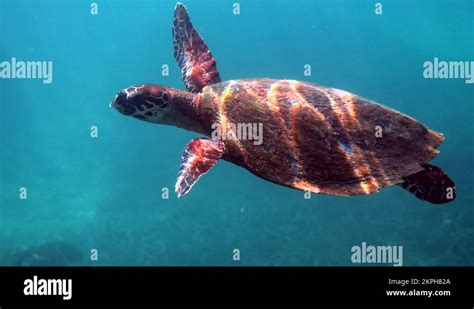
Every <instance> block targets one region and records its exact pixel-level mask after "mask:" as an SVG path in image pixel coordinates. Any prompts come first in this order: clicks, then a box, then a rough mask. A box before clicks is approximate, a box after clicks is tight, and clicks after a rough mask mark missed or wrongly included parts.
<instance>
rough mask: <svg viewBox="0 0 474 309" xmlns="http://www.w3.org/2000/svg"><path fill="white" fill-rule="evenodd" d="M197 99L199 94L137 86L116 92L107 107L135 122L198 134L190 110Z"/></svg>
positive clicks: (193, 113) (163, 87)
mask: <svg viewBox="0 0 474 309" xmlns="http://www.w3.org/2000/svg"><path fill="white" fill-rule="evenodd" d="M198 98H199V94H193V93H189V92H185V91H181V90H178V89H174V88H170V87H166V86H161V85H139V86H131V87H128V88H126V89H124V90H122V91H120V92H119V93H118V94H117V95H116V96H115V98H114V99H113V100H112V102H110V107H113V108H115V109H116V110H117V111H119V112H120V113H122V114H124V115H126V116H131V117H133V118H136V119H139V120H143V121H147V122H152V123H157V124H166V125H172V126H177V127H180V128H183V129H186V130H189V131H194V132H202V129H201V125H200V124H199V123H198V122H197V121H196V119H197V117H196V109H195V108H194V106H195V101H197V99H198Z"/></svg>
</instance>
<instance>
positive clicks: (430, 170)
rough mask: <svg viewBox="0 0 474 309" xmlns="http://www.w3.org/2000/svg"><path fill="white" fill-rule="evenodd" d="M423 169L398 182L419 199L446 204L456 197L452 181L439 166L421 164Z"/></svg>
mask: <svg viewBox="0 0 474 309" xmlns="http://www.w3.org/2000/svg"><path fill="white" fill-rule="evenodd" d="M422 167H423V170H422V171H419V172H417V173H415V174H412V175H410V176H407V177H405V178H403V182H402V183H401V184H400V186H402V187H403V188H404V189H405V190H407V191H409V192H410V193H412V194H414V195H415V196H416V197H417V198H419V199H420V200H424V201H428V202H430V203H433V204H446V203H449V202H452V201H454V199H455V198H456V188H455V186H454V182H453V181H452V180H451V179H450V178H449V177H448V175H446V174H445V173H444V172H443V171H442V170H441V169H440V168H439V167H436V166H433V165H430V164H423V165H422Z"/></svg>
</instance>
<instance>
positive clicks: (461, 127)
mask: <svg viewBox="0 0 474 309" xmlns="http://www.w3.org/2000/svg"><path fill="white" fill-rule="evenodd" d="M234 2H236V1H211V0H202V1H186V2H185V5H186V6H187V8H188V10H189V12H190V16H191V19H192V21H193V23H194V25H195V26H196V27H197V29H198V31H199V32H200V33H201V35H202V36H203V37H204V38H205V40H206V42H207V44H208V45H209V47H210V48H211V49H212V52H213V54H214V56H215V58H216V59H217V65H218V68H219V70H220V72H221V77H222V78H223V80H229V79H239V78H250V77H269V78H277V79H278V78H284V79H297V80H302V81H309V82H314V83H318V84H322V85H325V86H330V87H336V88H339V89H344V90H347V91H350V92H353V93H356V94H359V95H361V96H364V97H367V98H370V99H372V100H374V101H377V102H380V103H383V104H385V105H387V106H389V107H391V108H394V109H396V110H399V111H401V112H403V113H406V114H408V115H410V116H412V117H414V118H415V119H417V120H419V121H421V122H422V123H424V124H426V125H427V126H429V127H430V128H432V129H435V130H437V131H440V132H442V133H443V134H444V135H445V137H446V141H445V142H444V143H443V145H442V146H441V147H440V148H439V150H440V151H441V153H440V155H439V156H438V157H437V158H436V159H435V160H434V161H433V163H434V164H436V165H438V166H441V167H442V168H443V169H444V171H446V173H447V174H449V175H450V177H451V178H452V179H454V181H455V182H456V188H457V196H458V197H457V199H456V200H455V201H454V202H453V203H451V204H448V205H446V206H443V207H437V206H433V205H431V204H429V203H426V202H422V201H420V200H418V199H416V198H415V197H413V196H412V195H411V194H409V193H407V192H406V191H404V190H402V189H401V188H399V187H398V186H393V187H388V188H384V189H383V190H381V191H380V193H379V194H376V195H370V196H354V197H350V198H343V197H335V196H323V195H313V196H312V198H311V199H310V200H306V199H304V196H303V192H301V191H296V190H292V189H289V188H285V187H281V186H277V185H275V184H272V183H269V182H266V181H264V180H261V179H259V178H257V177H255V176H253V175H252V174H250V173H249V172H247V171H246V170H244V169H242V168H239V167H237V166H234V165H232V164H230V163H227V162H225V161H222V162H218V164H217V165H216V166H215V167H214V168H212V170H211V171H210V172H209V173H208V174H206V175H205V176H203V177H202V178H201V179H200V181H199V182H198V183H197V184H196V185H195V187H194V188H193V189H192V190H191V192H190V193H189V194H188V195H187V196H185V197H184V198H181V199H179V200H178V199H177V197H176V196H175V194H174V192H173V191H174V190H173V188H174V183H175V181H176V178H177V174H178V168H179V164H180V159H181V154H182V151H183V149H184V146H185V145H186V143H187V142H188V141H189V140H190V139H192V138H195V137H198V136H199V135H198V134H195V133H192V132H187V131H183V130H181V129H178V128H174V127H168V126H159V125H155V124H150V123H146V122H141V121H138V120H135V119H133V118H130V117H124V116H122V115H120V114H119V113H117V112H116V111H114V110H112V109H110V108H109V107H108V103H109V102H110V100H111V99H112V98H113V97H114V95H115V93H116V92H118V91H119V90H121V89H123V88H125V87H127V86H129V85H134V84H142V83H156V84H163V85H168V86H171V87H175V88H179V89H184V85H183V83H182V81H181V79H180V74H179V69H178V66H177V64H176V63H175V60H174V58H173V54H172V38H171V24H172V18H173V10H174V6H175V2H174V1H105V0H104V1H99V6H98V10H99V11H98V12H99V13H98V15H91V12H90V10H91V7H90V4H91V1H79V0H77V1H52V0H47V1H26V0H0V61H5V60H7V61H10V59H11V58H12V57H16V58H17V59H18V60H23V61H35V60H41V61H53V70H54V71H53V72H54V75H53V82H52V83H51V84H43V83H42V81H41V80H38V79H36V80H18V79H10V80H7V79H3V80H0V132H1V135H0V143H1V144H0V168H1V169H0V177H1V178H0V265H354V264H352V263H351V247H352V246H355V245H360V244H361V243H362V242H366V243H367V244H372V245H396V246H403V264H404V265H474V211H473V208H474V192H473V187H474V175H473V172H474V168H473V167H474V138H473V133H474V125H473V121H472V119H473V117H474V112H473V104H474V86H473V85H472V84H466V83H465V82H464V80H462V79H451V80H429V79H424V78H423V67H422V65H423V62H425V61H430V60H433V58H434V57H439V58H440V59H442V60H458V61H472V60H474V34H473V29H474V2H473V1H468V0H466V1H461V0H456V1H448V0H445V1H416V2H413V1H388V0H385V1H382V3H383V14H382V15H376V14H375V13H374V10H375V8H374V1H350V0H347V1H341V0H338V1H329V0H325V1H310V0H305V1H303V0H298V1H289V0H287V1H269V0H266V1H263V0H262V1H251V0H242V1H239V3H240V15H233V13H232V9H233V8H232V4H233V3H234ZM163 64H168V65H169V68H170V74H169V76H162V75H161V68H162V65H163ZM305 64H310V65H311V66H312V75H311V76H305V75H304V74H303V72H304V65H305ZM91 126H97V128H98V138H91V136H90V133H91ZM163 187H168V188H169V190H170V197H169V199H168V200H166V199H162V188H163ZM20 188H26V189H27V199H20ZM93 249H97V250H98V260H97V261H95V260H91V250H93ZM234 249H239V250H240V261H235V260H233V253H234V251H233V250H234Z"/></svg>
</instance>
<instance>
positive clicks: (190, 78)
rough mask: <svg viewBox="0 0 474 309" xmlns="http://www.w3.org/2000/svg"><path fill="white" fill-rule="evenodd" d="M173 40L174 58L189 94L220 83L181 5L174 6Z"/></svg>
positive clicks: (212, 63) (203, 45) (197, 34)
mask: <svg viewBox="0 0 474 309" xmlns="http://www.w3.org/2000/svg"><path fill="white" fill-rule="evenodd" d="M173 40H174V57H175V58H176V61H178V64H179V67H180V69H181V75H182V78H183V81H184V83H185V85H186V88H187V89H188V90H189V91H190V92H193V93H198V92H201V90H202V88H204V87H205V86H207V85H211V84H216V83H219V82H220V81H221V78H220V76H219V71H217V67H216V61H215V60H214V57H213V56H212V54H211V51H210V50H209V48H208V47H207V45H206V43H205V42H204V40H203V39H202V37H201V36H200V35H199V33H198V32H197V31H196V29H195V28H194V27H193V24H192V23H191V21H190V19H189V16H188V11H187V10H186V7H185V6H184V5H182V4H181V3H178V4H176V8H175V11H174V21H173Z"/></svg>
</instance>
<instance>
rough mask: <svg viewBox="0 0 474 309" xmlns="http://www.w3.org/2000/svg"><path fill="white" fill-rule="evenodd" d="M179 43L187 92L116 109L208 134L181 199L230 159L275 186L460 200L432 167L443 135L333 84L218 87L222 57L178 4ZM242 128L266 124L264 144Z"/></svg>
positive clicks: (189, 162)
mask: <svg viewBox="0 0 474 309" xmlns="http://www.w3.org/2000/svg"><path fill="white" fill-rule="evenodd" d="M173 39H174V56H175V58H176V60H177V61H178V64H179V67H180V69H181V74H182V78H183V80H184V83H185V85H186V88H187V89H188V91H189V92H185V91H181V90H178V89H173V88H170V87H166V86H161V85H149V84H147V85H138V86H132V87H128V88H126V89H124V90H122V91H121V92H119V93H118V94H117V95H116V96H115V98H114V99H113V101H112V102H111V104H110V105H111V106H112V107H114V108H116V109H117V110H118V111H119V112H120V113H122V114H124V115H127V116H132V117H134V118H137V119H140V120H144V121H148V122H152V123H158V124H167V125H173V126H177V127H180V128H183V129H186V130H189V131H193V132H196V133H200V134H203V135H205V136H207V137H206V138H196V139H193V140H191V141H190V142H189V143H188V144H187V145H186V148H185V151H184V154H183V156H182V162H181V168H180V172H179V176H178V180H177V183H176V192H177V194H178V197H181V196H183V195H185V194H186V193H187V192H188V191H189V190H190V189H191V187H192V186H193V185H194V184H195V183H196V181H197V180H198V179H199V178H200V177H201V176H202V175H203V174H205V173H206V172H208V171H209V169H210V168H211V167H212V166H213V165H214V164H215V163H216V162H217V161H218V160H220V159H224V160H226V161H229V162H232V163H234V164H236V165H239V166H241V167H243V168H245V169H247V170H249V171H250V172H251V173H253V174H255V175H257V176H259V177H261V178H263V179H266V180H268V181H271V182H273V183H276V184H280V185H283V186H287V187H291V188H295V189H300V190H304V191H309V192H315V193H322V194H332V195H340V196H350V195H357V194H371V193H375V192H378V190H379V189H380V188H382V187H385V186H388V185H392V184H399V185H401V186H402V187H403V188H405V189H406V190H408V191H409V192H411V193H413V194H414V195H415V196H416V197H418V198H419V199H422V200H425V201H429V202H431V203H434V204H443V203H448V202H450V201H452V200H454V198H455V188H454V183H453V181H452V180H451V179H450V178H449V177H448V176H447V175H446V174H445V173H444V172H443V171H442V170H441V169H440V168H438V167H435V166H433V165H430V164H428V163H427V162H429V161H430V160H431V159H433V158H434V157H435V156H436V155H437V154H438V151H437V150H436V148H437V147H438V146H439V145H440V144H441V142H442V141H443V140H444V138H443V136H442V135H441V134H440V133H438V132H435V131H433V130H430V129H428V128H427V127H425V126H424V125H422V124H421V123H419V122H417V121H416V120H414V119H413V118H411V117H408V116H406V115H404V114H401V113H399V112H397V111H395V110H392V109H390V108H387V107H384V106H382V105H380V104H377V103H374V102H372V101H369V100H367V99H364V98H362V97H360V96H357V95H354V94H351V93H348V92H346V91H342V90H338V89H335V88H326V87H322V86H319V85H315V84H312V83H308V82H300V81H295V80H272V79H245V80H230V81H224V82H221V78H220V75H219V72H218V70H217V68H216V61H215V60H214V58H213V56H212V54H211V52H210V50H209V49H208V47H207V45H206V43H205V42H204V40H203V39H202V37H201V36H200V35H199V34H198V32H197V31H196V29H195V28H194V27H193V24H192V23H191V21H190V19H189V16H188V12H187V9H186V8H185V6H184V5H182V4H181V3H178V4H177V5H176V8H175V13H174V22H173ZM236 124H237V125H238V124H245V125H249V124H250V125H251V127H253V129H255V126H252V124H259V125H260V126H258V127H257V129H259V130H261V132H260V133H261V137H262V139H261V143H260V144H259V143H255V140H252V139H249V138H248V136H247V138H242V136H240V137H239V136H238V134H237V133H238V132H235V128H236ZM217 128H219V130H217ZM216 130H217V131H218V132H221V133H222V132H224V133H225V132H227V133H228V132H230V133H234V134H230V135H229V134H215V133H216ZM252 132H253V133H257V134H258V133H259V132H255V131H248V133H252ZM229 137H230V138H229ZM232 137H233V138H232Z"/></svg>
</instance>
